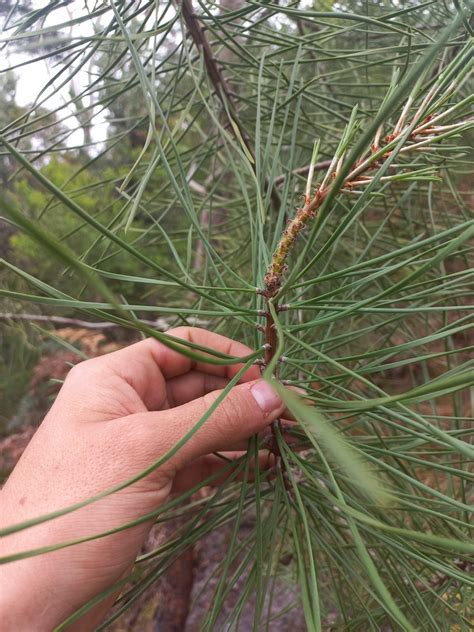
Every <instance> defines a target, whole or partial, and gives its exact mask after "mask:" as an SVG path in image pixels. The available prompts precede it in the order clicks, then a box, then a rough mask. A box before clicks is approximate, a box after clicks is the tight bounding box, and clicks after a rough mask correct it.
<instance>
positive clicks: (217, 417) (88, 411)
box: [0, 327, 284, 632]
mask: <svg viewBox="0 0 474 632" xmlns="http://www.w3.org/2000/svg"><path fill="white" fill-rule="evenodd" d="M169 333H170V334H171V335H172V336H175V337H177V338H181V339H185V340H188V341H191V342H194V343H197V344H200V345H202V346H205V347H207V348H212V349H214V350H216V351H219V352H221V353H225V354H228V355H231V356H235V357H241V356H245V355H248V354H249V353H251V350H250V349H248V348H247V347H245V346H244V345H242V344H240V343H237V342H234V341H232V340H230V339H228V338H225V337H223V336H219V335H217V334H214V333H211V332H208V331H205V330H202V329H195V328H185V327H183V328H178V329H175V330H173V331H170V332H169ZM241 367H242V365H231V366H227V367H225V366H216V365H212V364H207V363H198V364H197V365H196V364H195V363H193V362H192V361H191V360H190V359H189V358H187V357H185V356H183V355H181V354H179V353H178V352H176V351H173V350H171V349H169V348H168V347H166V346H164V345H163V344H161V343H159V342H157V341H156V340H154V339H148V340H145V341H143V342H139V343H137V344H134V345H131V346H129V347H127V348H124V349H121V350H120V351H116V352H114V353H110V354H108V355H105V356H101V357H98V358H94V359H92V360H87V361H85V362H81V363H80V364H78V365H76V366H75V367H74V368H73V369H72V370H71V371H70V373H69V374H68V376H67V378H66V381H65V383H64V385H63V387H62V388H61V390H60V392H59V394H58V397H57V399H56V401H55V403H54V405H53V407H52V408H51V410H50V412H49V413H48V415H47V416H46V417H45V419H44V421H43V423H42V424H41V426H40V428H39V429H38V431H37V432H36V434H35V435H34V437H33V439H32V440H31V442H30V444H29V445H28V447H27V449H26V450H25V453H24V454H23V456H22V458H21V459H20V461H19V463H18V464H17V466H16V467H15V469H14V471H13V472H12V474H11V475H10V478H9V479H8V481H7V483H6V484H5V486H4V488H3V489H2V491H1V492H0V505H1V507H2V511H1V513H0V527H6V526H9V525H12V524H15V523H20V522H22V521H24V520H28V519H32V518H36V517H38V516H41V515H45V514H47V513H50V512H53V511H56V510H61V509H63V508H64V507H67V506H69V505H73V504H75V503H78V502H81V501H84V500H86V499H88V498H91V497H93V496H95V495H97V494H99V493H101V492H103V491H104V490H107V489H109V488H111V487H113V486H115V485H118V484H120V483H123V482H125V481H126V480H128V479H130V478H132V477H134V476H135V475H136V474H138V473H139V472H140V471H142V470H144V469H145V468H147V467H148V466H150V465H151V464H152V463H154V462H155V461H157V460H158V459H159V458H160V457H161V456H162V455H164V454H165V453H166V452H167V451H168V450H169V449H170V448H172V447H173V446H174V445H175V444H176V443H177V442H178V441H179V440H180V439H181V438H182V437H183V436H184V435H185V434H186V433H187V432H188V431H189V430H190V429H192V428H193V426H195V425H196V423H197V422H198V421H199V420H200V418H201V417H202V415H203V414H204V413H205V412H206V411H207V410H208V409H209V407H210V406H211V404H212V403H213V402H214V401H215V400H216V397H217V396H218V395H219V393H220V392H221V391H220V389H223V388H224V387H225V385H226V384H227V383H228V382H229V380H230V379H231V378H232V377H234V376H235V375H236V373H237V372H238V371H239V369H240V368H241ZM259 377H260V371H259V369H258V368H257V367H256V366H253V367H252V368H250V369H249V370H248V371H247V372H246V373H245V374H244V376H243V377H242V378H241V380H240V383H239V384H238V385H236V386H234V387H233V388H232V389H231V390H230V392H229V394H228V395H227V396H226V397H225V399H224V400H223V402H222V403H221V404H220V405H219V406H218V407H217V409H216V410H215V411H214V412H213V413H212V415H211V416H210V417H209V419H208V420H207V421H206V422H205V423H204V424H203V426H202V427H201V428H200V429H199V430H198V431H197V432H196V433H195V434H194V435H193V436H192V437H191V438H190V439H189V440H188V441H187V442H186V443H185V444H184V445H183V447H182V448H180V449H179V450H178V451H177V452H176V454H174V455H173V456H172V457H171V458H170V459H168V460H167V461H166V462H165V463H163V464H162V465H161V466H160V467H159V468H158V469H156V470H155V471H153V472H152V473H150V474H149V475H148V476H146V477H144V478H142V479H141V480H138V481H137V482H135V483H134V484H132V485H130V486H128V487H126V488H124V489H121V490H120V491H118V492H115V493H113V494H111V495H109V496H106V497H104V498H101V499H100V500H98V501H96V502H94V503H92V504H89V505H87V506H85V507H82V508H81V509H78V510H76V511H74V512H72V513H69V514H66V515H63V516H61V517H59V518H56V519H54V520H51V521H47V522H45V523H42V524H39V525H36V526H34V527H31V528H29V529H25V530H22V531H19V532H18V533H14V534H11V535H8V536H6V537H4V538H0V557H3V556H7V555H11V554H14V553H16V552H19V551H25V550H31V549H35V548H39V547H45V546H50V545H55V544H58V543H60V542H65V541H74V540H77V539H80V538H82V537H87V536H91V535H94V534H98V533H101V532H104V531H108V530H110V529H114V528H116V527H119V526H121V525H123V524H126V523H129V522H131V521H134V520H136V519H138V518H140V517H142V516H143V515H145V514H147V513H148V512H151V511H153V510H155V509H156V508H157V507H158V506H159V505H160V504H162V503H164V502H165V501H166V499H167V497H168V495H169V494H170V492H172V491H183V490H186V489H188V488H191V487H193V486H194V485H196V484H197V483H198V482H199V481H200V480H204V479H205V478H207V477H208V476H210V475H211V474H213V473H214V472H217V471H218V470H219V469H221V468H222V463H223V461H222V460H221V459H219V458H218V457H217V456H215V455H213V454H212V453H213V452H216V451H225V452H228V451H232V452H233V451H241V450H246V448H247V443H248V442H247V440H248V438H249V437H251V436H252V435H254V434H256V433H259V432H260V431H262V430H264V429H265V428H266V427H267V426H268V425H269V424H270V422H272V421H274V420H275V419H276V418H278V417H279V416H280V415H281V414H282V413H283V409H284V406H283V404H282V402H281V400H280V399H279V398H278V396H277V395H276V394H275V393H274V392H273V391H272V390H271V388H270V387H269V386H268V385H267V384H266V383H265V382H263V381H261V380H259ZM268 463H269V457H268V452H265V454H263V455H262V457H261V460H260V464H261V466H262V467H266V466H267V465H268ZM152 522H153V521H147V522H145V523H142V524H139V525H137V526H134V527H133V528H129V529H126V530H123V531H120V532H117V533H115V534H113V535H109V536H107V537H104V538H101V539H97V540H92V541H90V542H84V543H81V544H78V545H74V546H72V547H68V548H64V549H60V550H57V551H54V552H51V553H48V554H45V555H39V556H36V557H30V558H28V559H24V560H20V561H16V562H11V563H9V564H6V565H3V566H0V586H1V589H0V619H1V620H2V621H3V623H2V631H3V632H10V631H12V632H13V631H14V632H23V630H25V631H28V632H33V631H38V632H42V631H45V632H49V631H50V630H52V629H54V628H55V627H56V626H57V625H59V624H60V623H61V622H62V621H63V620H64V619H65V618H66V617H68V616H69V615H70V614H72V613H73V612H75V611H76V610H77V609H78V608H80V607H81V606H82V605H83V604H85V603H87V601H89V600H90V599H91V598H92V597H94V596H95V595H97V594H98V593H100V592H101V591H103V590H105V589H106V588H108V587H110V586H113V585H114V584H115V583H116V582H117V581H119V580H120V579H121V578H123V577H125V576H126V575H127V574H128V572H129V570H130V568H131V567H132V565H133V562H134V560H135V558H136V556H137V554H138V552H139V550H140V547H141V546H142V544H143V542H144V540H145V538H146V536H147V534H148V532H149V530H150V528H151V526H152ZM115 597H116V595H112V596H111V597H110V598H108V599H107V600H104V601H103V602H101V603H100V604H99V605H98V606H96V607H95V608H94V609H93V610H92V611H90V612H89V613H87V614H86V615H85V616H84V617H83V618H82V619H81V620H80V621H79V622H78V626H77V629H79V630H81V632H83V631H84V630H89V629H93V628H94V627H95V626H96V625H97V624H98V623H99V622H100V621H101V619H102V618H103V617H104V615H105V612H106V611H107V609H108V608H109V607H110V605H111V603H113V600H114V599H115Z"/></svg>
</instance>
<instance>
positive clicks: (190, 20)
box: [181, 0, 281, 211]
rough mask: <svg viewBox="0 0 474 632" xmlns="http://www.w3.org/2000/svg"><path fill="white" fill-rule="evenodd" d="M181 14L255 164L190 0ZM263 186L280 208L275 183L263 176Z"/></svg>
mask: <svg viewBox="0 0 474 632" xmlns="http://www.w3.org/2000/svg"><path fill="white" fill-rule="evenodd" d="M181 14H182V16H183V20H184V21H185V23H186V26H187V27H188V30H189V34H190V35H191V38H192V39H193V41H194V43H195V44H196V46H197V48H198V49H200V50H202V53H203V57H204V64H205V66H206V70H207V74H208V76H209V79H210V81H211V83H212V85H213V86H214V89H215V91H216V94H217V96H218V97H219V99H220V101H221V103H222V105H223V110H224V112H225V115H226V117H227V120H228V122H229V126H230V129H231V130H232V134H233V135H234V137H235V139H236V140H237V141H238V142H239V143H241V142H242V140H243V141H244V143H245V146H246V147H247V149H248V151H249V153H250V155H251V156H252V157H253V158H254V165H255V149H254V147H253V144H252V142H251V140H250V136H249V135H248V133H247V132H246V130H245V127H244V125H243V124H242V122H241V121H240V119H239V116H238V113H237V104H236V102H235V99H234V93H233V92H232V90H231V89H230V87H229V85H228V83H227V81H226V79H225V77H224V75H223V73H222V70H221V68H220V67H219V64H218V63H217V60H216V58H215V57H214V55H213V53H212V49H211V46H210V44H209V42H208V40H207V38H206V35H205V33H204V29H203V28H202V26H201V24H200V22H199V19H198V17H197V15H196V13H195V12H194V7H193V3H192V0H181ZM229 110H231V114H232V119H231V118H230V115H229ZM236 126H237V129H238V132H237V130H236V129H235V127H236ZM239 133H240V136H241V138H239ZM254 168H255V167H254ZM265 188H266V189H267V190H268V189H270V196H271V201H272V204H273V207H274V209H275V210H277V211H278V210H279V208H280V204H281V200H280V194H279V193H278V191H277V189H276V185H275V184H273V185H271V184H270V182H269V180H268V178H265Z"/></svg>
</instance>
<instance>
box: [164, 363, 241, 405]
mask: <svg viewBox="0 0 474 632" xmlns="http://www.w3.org/2000/svg"><path fill="white" fill-rule="evenodd" d="M228 383H229V380H228V379H227V378H226V377H221V376H220V375H210V374H209V373H204V372H203V371H189V373H185V374H184V375H179V376H177V377H173V378H171V379H170V380H168V381H167V382H166V393H167V401H166V404H167V405H166V406H163V407H162V408H174V407H175V406H181V405H182V404H186V403H187V402H190V401H191V400H193V399H197V398H198V397H202V396H203V395H206V394H207V393H211V392H212V391H217V390H219V389H222V388H224V387H225V386H226V385H227V384H228Z"/></svg>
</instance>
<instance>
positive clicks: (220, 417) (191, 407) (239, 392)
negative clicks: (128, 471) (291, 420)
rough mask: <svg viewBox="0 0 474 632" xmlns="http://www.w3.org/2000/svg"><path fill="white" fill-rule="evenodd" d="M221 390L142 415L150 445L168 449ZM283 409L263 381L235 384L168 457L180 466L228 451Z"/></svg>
mask: <svg viewBox="0 0 474 632" xmlns="http://www.w3.org/2000/svg"><path fill="white" fill-rule="evenodd" d="M221 393H222V390H218V391H213V392H212V393H208V394H207V395H204V396H203V397H200V398H198V399H195V400H193V401H191V402H188V403H187V404H183V405H182V406H177V407H176V408H171V409H168V410H164V411H160V412H149V413H145V414H143V417H144V418H145V419H146V423H147V425H148V424H149V425H148V428H149V430H150V432H151V433H152V434H153V436H154V441H153V444H154V445H155V446H157V447H158V449H159V450H160V452H161V453H162V454H163V453H164V452H166V451H167V450H169V449H170V448H172V447H173V446H174V445H176V443H177V442H178V441H179V440H180V439H182V438H183V437H184V436H185V435H186V433H187V432H189V431H190V430H191V429H192V428H193V427H194V426H195V425H196V424H197V423H199V421H200V420H201V419H202V417H203V416H204V415H205V413H206V412H207V411H208V410H209V408H210V407H211V406H212V405H213V404H214V403H215V401H216V399H217V398H218V397H219V395H221ZM284 409H285V405H284V404H283V402H282V401H281V399H280V398H279V396H278V395H277V394H276V393H275V391H274V390H273V389H272V387H271V386H270V385H269V384H267V382H265V381H263V380H256V381H253V382H246V383H245V384H238V385H237V386H234V387H233V388H232V389H231V390H230V391H229V393H228V394H227V396H226V397H225V398H224V399H223V401H222V402H221V403H220V404H219V405H218V406H217V408H216V410H214V412H213V413H212V414H211V415H210V417H209V418H208V419H207V420H206V421H205V422H204V424H203V425H202V426H201V427H200V428H199V430H197V431H196V433H195V434H194V435H193V436H192V437H191V438H190V439H189V440H188V441H187V442H186V443H185V445H184V446H183V447H182V448H181V449H180V450H179V451H178V452H177V453H176V455H175V456H174V457H173V458H172V459H171V460H170V464H171V463H172V465H173V468H176V469H181V468H182V467H184V466H185V465H187V464H188V463H190V462H191V461H193V460H194V459H196V458H198V457H200V456H203V455H205V454H209V453H210V452H216V451H218V450H226V449H227V450H228V449H229V448H230V447H231V446H233V445H235V444H236V443H237V442H239V441H242V440H244V439H248V438H249V437H251V436H252V435H254V434H257V433H258V432H260V431H261V430H263V429H264V428H265V427H266V426H267V425H268V424H270V423H271V422H272V421H274V420H275V419H277V418H278V417H279V416H280V415H281V414H282V413H283V411H284ZM140 416H142V415H140Z"/></svg>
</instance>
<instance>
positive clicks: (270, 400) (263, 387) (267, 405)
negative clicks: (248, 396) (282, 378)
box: [250, 380, 282, 414]
mask: <svg viewBox="0 0 474 632" xmlns="http://www.w3.org/2000/svg"><path fill="white" fill-rule="evenodd" d="M250 392H251V393H252V395H253V398H254V399H255V401H256V402H257V404H258V405H259V407H260V408H261V409H262V410H263V412H264V413H267V414H268V413H271V412H272V411H274V410H276V409H277V408H280V407H281V405H282V401H281V399H280V398H279V397H278V395H277V394H276V393H275V391H274V390H273V389H272V387H271V386H270V384H267V383H266V382H264V381H263V380H260V381H258V382H257V383H256V384H254V385H253V386H252V388H251V389H250Z"/></svg>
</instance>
